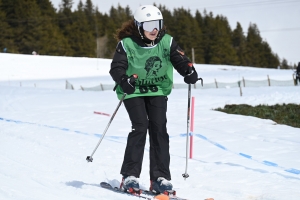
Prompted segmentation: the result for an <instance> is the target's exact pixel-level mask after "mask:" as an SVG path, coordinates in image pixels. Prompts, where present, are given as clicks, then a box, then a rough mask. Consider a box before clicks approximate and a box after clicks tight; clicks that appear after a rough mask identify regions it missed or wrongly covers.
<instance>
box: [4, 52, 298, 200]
mask: <svg viewBox="0 0 300 200" xmlns="http://www.w3.org/2000/svg"><path fill="white" fill-rule="evenodd" d="M0 60H1V65H0V135H1V139H0V199H5V200H41V199H42V200H53V199H55V200H56V199H57V200H66V199H72V200H100V199H101V200H102V199H105V200H120V199H122V200H123V199H124V200H127V199H128V200H133V198H132V197H130V196H126V195H121V194H116V193H113V192H111V191H107V190H105V189H101V188H100V187H99V183H100V182H101V181H108V182H110V183H111V184H113V185H114V186H119V182H120V180H121V175H120V174H119V171H120V166H121V163H122V159H123V153H124V149H125V146H126V137H127V134H128V132H129V131H130V129H131V125H130V121H129V119H128V116H127V113H126V110H125V108H124V106H123V105H122V106H121V107H120V109H119V111H118V113H117V114H116V116H115V118H114V120H113V121H112V123H111V125H110V127H109V129H108V131H107V133H106V136H105V138H104V139H103V141H102V143H101V145H100V146H99V148H98V149H97V151H96V152H95V154H94V156H93V158H94V161H93V162H92V163H87V162H86V160H85V159H86V157H87V156H89V155H90V154H91V153H92V151H93V150H94V148H95V146H96V144H97V142H98V140H99V134H102V133H103V131H104V129H105V127H106V126H107V124H108V122H109V119H110V117H108V116H105V115H96V114H94V111H97V112H103V113H108V114H112V113H113V112H114V110H115V108H116V106H117V104H118V102H119V101H118V99H117V97H116V94H115V93H114V92H113V91H112V90H107V91H98V92H94V91H93V92H88V91H81V90H79V88H80V87H79V86H80V85H82V86H87V87H88V86H95V84H96V82H97V84H99V83H100V82H102V83H103V82H104V83H113V81H112V80H111V77H110V76H109V73H108V70H109V67H110V65H109V64H110V62H111V60H109V59H95V58H93V59H92V58H70V57H56V56H33V55H19V54H4V53H0ZM195 67H196V69H197V71H198V72H199V74H201V77H202V78H203V79H204V80H207V81H206V82H210V81H213V78H216V79H217V80H224V81H225V80H227V81H236V80H237V79H238V77H239V75H243V76H245V78H250V79H253V78H257V79H261V77H265V78H266V76H267V75H268V74H269V75H270V76H271V78H274V79H281V80H286V79H291V76H292V70H276V69H258V68H248V67H235V66H225V65H220V66H218V65H195ZM175 74H177V73H175ZM22 79H26V80H27V82H26V81H24V80H22ZM96 79H97V81H95V80H96ZM65 80H69V82H70V83H71V84H74V83H76V85H75V90H66V89H64V88H65ZM175 82H176V83H183V80H182V77H181V78H179V76H177V75H176V77H175ZM20 83H22V84H20ZM25 83H27V84H25ZM20 86H21V87H20ZM187 94H188V93H187V86H186V88H185V89H173V91H172V93H171V95H169V100H168V113H167V114H168V133H169V135H170V153H171V166H170V169H171V173H172V183H173V185H174V189H175V190H176V191H177V194H178V196H181V197H185V198H187V199H189V200H199V199H205V198H208V197H213V198H215V200H223V199H228V200H233V199H238V200H254V199H256V200H270V199H272V200H283V199H288V200H299V199H300V191H299V188H300V171H299V170H300V160H299V152H300V145H299V144H300V134H299V132H300V131H299V130H300V129H299V128H293V127H290V126H286V125H279V124H276V123H275V122H274V121H271V120H265V119H259V118H255V117H250V116H241V115H228V114H225V113H221V112H216V111H213V110H212V108H218V107H223V106H224V105H225V104H249V105H258V104H268V105H274V104H276V103H280V104H282V103H296V104H300V90H299V87H295V86H290V87H272V86H271V87H255V88H251V87H245V88H243V96H242V97H241V96H240V93H239V89H238V88H227V89H225V88H224V89H221V88H218V89H192V96H193V97H195V123H194V124H195V125H194V145H193V159H190V160H189V164H188V174H189V175H190V177H189V178H188V179H186V180H184V179H183V178H182V174H183V173H184V172H185V155H186V154H185V153H186V151H185V148H186V137H185V135H184V134H185V133H186V127H187V126H186V125H187V124H186V121H187ZM250 156H251V158H250ZM247 157H248V158H247ZM148 171H149V144H148V143H147V144H146V148H145V155H144V160H143V169H142V173H141V177H140V179H139V181H140V185H141V188H144V189H147V188H149V173H148Z"/></svg>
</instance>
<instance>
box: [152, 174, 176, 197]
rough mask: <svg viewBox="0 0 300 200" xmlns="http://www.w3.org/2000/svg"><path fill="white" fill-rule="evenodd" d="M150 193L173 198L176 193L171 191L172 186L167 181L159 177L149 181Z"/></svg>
mask: <svg viewBox="0 0 300 200" xmlns="http://www.w3.org/2000/svg"><path fill="white" fill-rule="evenodd" d="M150 191H151V192H153V193H155V194H165V195H168V196H175V195H176V191H175V190H173V185H172V184H171V183H170V181H168V180H167V179H165V178H163V177H159V178H157V179H156V180H154V181H150Z"/></svg>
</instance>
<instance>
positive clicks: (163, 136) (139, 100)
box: [110, 5, 198, 193]
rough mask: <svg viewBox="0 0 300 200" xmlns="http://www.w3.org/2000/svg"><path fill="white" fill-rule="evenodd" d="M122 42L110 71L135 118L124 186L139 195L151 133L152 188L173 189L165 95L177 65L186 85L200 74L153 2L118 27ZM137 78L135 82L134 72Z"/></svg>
mask: <svg viewBox="0 0 300 200" xmlns="http://www.w3.org/2000/svg"><path fill="white" fill-rule="evenodd" d="M115 37H116V39H117V40H118V44H117V47H116V51H115V53H114V56H113V60H112V63H111V69H110V75H111V76H112V78H113V80H114V81H115V82H116V84H117V85H118V86H117V88H116V93H117V96H118V98H119V99H121V98H122V96H123V95H124V93H126V94H127V95H126V96H125V99H124V101H123V102H124V105H125V108H126V110H127V112H128V115H129V118H130V120H131V125H132V127H131V132H130V133H129V135H128V139H127V146H126V149H125V154H124V160H123V164H122V167H121V172H120V173H121V174H122V182H121V186H120V187H121V188H122V189H123V190H125V191H128V192H131V193H139V192H140V190H139V181H138V178H139V177H140V173H141V169H142V162H143V156H144V148H145V143H146V136H147V131H148V133H149V140H150V141H149V142H150V152H149V153H150V190H151V191H153V192H155V193H165V192H166V191H167V192H168V191H173V190H172V189H173V186H172V184H171V182H170V180H171V173H170V153H169V135H168V132H167V114H166V113H167V101H168V98H167V96H168V95H169V94H170V93H171V90H172V86H173V68H175V69H176V70H177V72H178V73H179V74H180V75H182V76H183V77H184V82H185V83H187V84H195V83H196V82H197V81H198V74H197V72H196V70H195V68H194V67H193V64H192V63H191V61H190V60H189V59H188V58H187V56H186V55H185V54H184V52H183V50H182V49H181V48H180V47H179V45H178V44H177V43H176V41H175V40H174V38H173V37H172V36H170V35H169V34H167V33H166V27H165V26H164V24H163V16H162V13H161V11H160V10H159V9H158V8H157V7H155V6H153V5H143V6H140V7H139V8H138V9H137V10H136V11H135V13H134V19H131V20H129V21H127V22H125V23H123V25H122V27H121V28H120V29H118V30H117V32H116V35H115ZM133 74H136V75H137V76H138V78H137V79H136V81H132V79H131V75H133Z"/></svg>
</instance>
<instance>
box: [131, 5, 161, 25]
mask: <svg viewBox="0 0 300 200" xmlns="http://www.w3.org/2000/svg"><path fill="white" fill-rule="evenodd" d="M134 19H135V21H137V22H139V23H142V22H148V21H154V20H162V19H163V16H162V14H161V12H160V10H159V9H158V8H157V7H155V6H153V5H143V6H140V7H139V8H138V9H136V11H135V12H134Z"/></svg>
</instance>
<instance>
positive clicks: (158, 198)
mask: <svg viewBox="0 0 300 200" xmlns="http://www.w3.org/2000/svg"><path fill="white" fill-rule="evenodd" d="M154 200H170V197H169V196H168V195H165V194H160V195H157V196H155V197H154Z"/></svg>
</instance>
